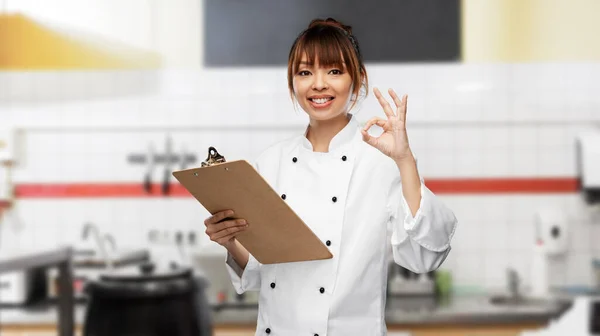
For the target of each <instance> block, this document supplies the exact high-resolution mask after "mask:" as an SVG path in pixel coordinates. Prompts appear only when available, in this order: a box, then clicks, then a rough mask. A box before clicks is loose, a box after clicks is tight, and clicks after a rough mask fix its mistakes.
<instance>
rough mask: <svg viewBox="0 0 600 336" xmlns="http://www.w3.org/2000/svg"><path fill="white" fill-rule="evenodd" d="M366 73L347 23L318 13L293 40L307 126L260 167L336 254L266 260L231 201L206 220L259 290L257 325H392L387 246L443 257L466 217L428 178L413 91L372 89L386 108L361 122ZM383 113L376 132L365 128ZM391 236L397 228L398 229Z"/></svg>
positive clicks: (375, 328) (350, 331) (418, 263)
mask: <svg viewBox="0 0 600 336" xmlns="http://www.w3.org/2000/svg"><path fill="white" fill-rule="evenodd" d="M367 83H368V81H367V73H366V70H365V66H364V64H363V62H362V58H361V54H360V49H359V46H358V43H357V41H356V38H355V37H354V36H353V35H352V30H351V28H350V27H349V26H345V25H343V24H341V23H340V22H338V21H336V20H333V19H327V20H314V21H312V22H311V23H310V25H309V26H308V28H307V29H306V30H304V31H303V32H301V33H300V35H299V36H298V38H297V39H296V41H295V42H294V44H293V45H292V48H291V51H290V54H289V62H288V86H289V90H290V94H291V96H292V99H293V100H295V101H296V102H297V103H298V104H299V105H300V107H302V109H303V110H304V111H305V112H306V114H307V115H308V119H309V121H308V125H307V127H306V130H305V132H304V133H303V134H298V135H297V136H295V137H292V138H290V139H287V140H284V141H281V142H279V143H276V144H274V145H272V146H271V147H269V148H267V149H266V150H265V151H264V152H263V153H262V154H261V155H260V156H259V157H258V159H257V161H256V163H255V168H256V169H257V170H258V171H259V173H260V174H261V175H262V176H263V177H264V178H265V180H266V181H267V182H268V183H269V184H270V185H271V186H272V187H273V189H275V190H276V191H277V192H278V193H279V194H280V195H281V198H283V199H284V200H285V201H286V202H289V205H290V207H291V208H292V209H293V210H294V211H295V212H296V213H297V214H298V215H299V216H300V217H301V218H302V219H303V221H304V222H305V223H306V224H307V225H308V226H309V227H310V228H311V229H312V230H313V231H314V232H315V234H316V235H317V236H318V237H319V238H321V239H322V240H323V242H324V243H325V244H326V245H327V246H328V247H329V249H330V251H331V252H332V254H333V256H334V257H333V258H332V259H327V260H318V261H307V262H293V263H281V264H273V265H262V264H260V263H259V262H258V261H257V260H256V259H255V258H254V257H253V256H252V255H251V254H249V253H248V251H247V250H246V249H245V248H244V247H243V246H242V245H240V243H239V242H238V241H237V240H236V239H235V236H236V235H237V234H239V233H240V232H243V230H244V229H246V228H247V227H248V225H252V223H246V222H245V220H243V219H228V217H231V216H235V214H234V213H233V211H231V210H225V211H222V212H219V213H216V214H214V215H213V216H211V217H209V218H208V219H206V221H205V225H206V233H207V235H209V236H210V239H211V240H213V241H215V242H217V243H219V244H221V245H222V246H224V247H225V248H226V249H227V251H228V253H227V261H226V265H227V266H226V267H227V269H228V271H229V274H230V276H231V280H232V282H233V286H234V287H235V289H236V291H237V293H240V294H241V293H243V292H245V291H249V290H258V291H260V293H259V312H258V321H257V330H256V335H284V336H292V335H293V336H296V335H305V336H315V335H321V336H325V335H328V336H348V335H361V336H366V335H385V334H386V333H387V331H386V324H385V320H384V317H385V301H386V286H387V270H388V263H387V258H386V257H387V254H386V252H388V251H389V250H390V249H391V251H392V254H393V259H394V261H395V262H396V263H397V264H398V265H401V266H403V267H405V268H407V269H409V270H411V271H413V272H417V273H423V272H429V271H432V270H435V269H437V268H438V267H439V266H440V265H441V264H442V262H443V261H444V259H445V258H446V256H447V255H448V253H449V252H450V240H451V238H452V236H453V234H454V231H455V230H456V224H457V221H456V218H455V216H454V214H453V212H452V211H451V210H449V209H448V208H447V207H446V206H445V205H444V204H442V202H441V201H440V200H439V199H438V198H437V197H436V196H435V195H434V194H433V193H432V192H431V191H430V190H429V189H428V188H427V187H426V186H425V184H424V183H423V179H422V178H420V177H419V172H418V170H417V165H416V160H415V157H414V156H413V153H412V151H411V149H410V147H409V142H408V137H407V134H406V127H405V123H406V105H407V103H406V102H407V96H406V95H404V96H403V97H402V98H400V97H398V96H397V95H396V93H395V92H394V91H393V90H389V94H390V95H391V97H392V99H393V102H394V105H395V106H392V105H390V104H389V103H388V102H387V100H386V98H384V97H383V95H382V94H381V92H380V91H379V90H377V89H375V90H374V93H375V96H376V97H377V99H378V101H379V103H380V104H381V107H382V108H383V111H384V113H385V116H386V118H379V117H375V118H373V119H371V120H369V121H368V122H367V123H366V124H365V126H364V127H361V126H360V125H359V123H358V122H357V121H356V118H355V117H354V116H353V115H352V114H351V113H350V110H351V108H352V107H354V105H355V103H356V100H357V97H360V96H361V93H362V95H363V96H364V94H365V93H366V92H367V91H366V90H367ZM373 125H378V126H380V127H381V128H382V129H383V133H382V134H381V135H380V136H378V137H373V136H371V135H370V134H368V133H367V131H368V130H369V128H370V127H371V126H373ZM390 236H391V237H390Z"/></svg>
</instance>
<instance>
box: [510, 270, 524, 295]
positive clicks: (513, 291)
mask: <svg viewBox="0 0 600 336" xmlns="http://www.w3.org/2000/svg"><path fill="white" fill-rule="evenodd" d="M506 275H507V279H508V291H509V293H510V295H511V297H512V298H513V299H519V298H520V297H521V293H520V292H519V286H520V284H521V278H520V277H519V273H517V271H516V270H515V269H513V268H509V269H507V270H506Z"/></svg>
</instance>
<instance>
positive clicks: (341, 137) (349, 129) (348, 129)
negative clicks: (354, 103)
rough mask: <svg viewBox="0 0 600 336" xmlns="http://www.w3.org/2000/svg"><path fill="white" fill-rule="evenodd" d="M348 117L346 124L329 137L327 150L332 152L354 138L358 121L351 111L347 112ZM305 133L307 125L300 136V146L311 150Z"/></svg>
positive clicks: (311, 147)
mask: <svg viewBox="0 0 600 336" xmlns="http://www.w3.org/2000/svg"><path fill="white" fill-rule="evenodd" d="M348 117H349V119H350V120H349V121H348V124H347V125H346V126H344V128H342V130H340V131H339V132H338V133H337V134H336V135H335V136H334V137H333V139H331V142H330V143H329V152H333V151H335V150H336V149H338V148H340V147H342V146H343V145H345V144H348V143H350V142H351V141H352V139H353V138H354V136H355V135H356V129H357V128H358V123H357V121H356V118H355V117H354V115H352V113H348ZM307 133H308V126H306V129H305V130H304V135H303V136H302V147H304V148H305V149H308V150H310V151H312V150H313V146H312V144H311V143H310V141H308V138H307V137H306V134H307Z"/></svg>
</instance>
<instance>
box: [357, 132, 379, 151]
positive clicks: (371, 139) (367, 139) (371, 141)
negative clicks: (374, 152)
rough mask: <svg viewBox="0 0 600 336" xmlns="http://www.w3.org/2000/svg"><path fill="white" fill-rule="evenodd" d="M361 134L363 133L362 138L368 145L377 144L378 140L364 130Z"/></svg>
mask: <svg viewBox="0 0 600 336" xmlns="http://www.w3.org/2000/svg"><path fill="white" fill-rule="evenodd" d="M360 132H361V133H362V138H363V140H364V142H366V143H368V144H369V145H371V146H374V147H375V145H376V144H377V138H375V137H372V136H371V135H370V134H369V133H368V132H367V131H365V130H364V129H362V130H360Z"/></svg>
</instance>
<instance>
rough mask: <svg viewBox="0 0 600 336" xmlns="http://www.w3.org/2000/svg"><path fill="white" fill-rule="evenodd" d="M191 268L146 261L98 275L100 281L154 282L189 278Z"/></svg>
mask: <svg viewBox="0 0 600 336" xmlns="http://www.w3.org/2000/svg"><path fill="white" fill-rule="evenodd" d="M191 277H192V270H191V269H190V268H188V267H182V266H179V265H177V264H175V263H171V264H170V265H169V266H168V267H157V266H156V264H155V263H152V262H147V263H143V264H141V265H140V266H138V267H128V268H123V269H117V270H113V271H111V272H110V273H104V274H102V275H101V276H100V280H102V281H118V282H156V281H169V280H176V279H190V278H191Z"/></svg>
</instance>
